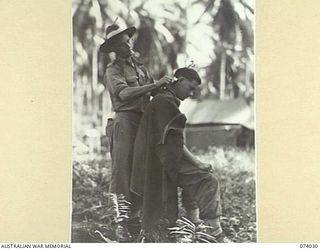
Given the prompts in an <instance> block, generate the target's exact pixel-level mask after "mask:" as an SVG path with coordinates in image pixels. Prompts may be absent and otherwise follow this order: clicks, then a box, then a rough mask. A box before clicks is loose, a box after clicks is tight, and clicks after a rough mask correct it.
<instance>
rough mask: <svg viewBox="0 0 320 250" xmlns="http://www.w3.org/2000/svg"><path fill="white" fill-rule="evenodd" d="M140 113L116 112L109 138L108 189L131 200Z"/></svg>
mask: <svg viewBox="0 0 320 250" xmlns="http://www.w3.org/2000/svg"><path fill="white" fill-rule="evenodd" d="M141 116H142V113H136V112H130V111H128V112H117V113H116V115H115V118H114V124H113V133H112V137H111V138H112V140H111V145H112V146H111V158H112V176H111V185H110V191H111V192H112V193H116V194H123V195H124V196H125V199H126V200H128V201H132V193H131V192H130V189H129V188H130V177H131V171H132V160H133V148H134V140H135V137H136V134H137V130H138V126H139V123H140V119H141Z"/></svg>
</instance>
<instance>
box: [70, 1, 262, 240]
mask: <svg viewBox="0 0 320 250" xmlns="http://www.w3.org/2000/svg"><path fill="white" fill-rule="evenodd" d="M72 32H73V58H72V59H73V83H72V84H73V100H72V101H73V113H72V124H73V128H72V201H71V202H72V215H71V217H72V218H71V242H73V243H117V242H119V243H252V242H257V209H256V157H255V156H256V150H255V115H256V114H255V62H254V61H255V51H254V48H255V46H254V44H255V41H254V39H255V1H254V0H73V1H72Z"/></svg>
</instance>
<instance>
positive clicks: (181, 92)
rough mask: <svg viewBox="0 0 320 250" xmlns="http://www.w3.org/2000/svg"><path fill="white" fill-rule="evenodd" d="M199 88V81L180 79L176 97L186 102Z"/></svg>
mask: <svg viewBox="0 0 320 250" xmlns="http://www.w3.org/2000/svg"><path fill="white" fill-rule="evenodd" d="M197 87H198V82H197V81H195V80H189V79H187V78H184V77H180V78H179V80H178V82H177V85H176V91H175V92H176V96H177V97H178V98H179V99H180V100H184V99H186V98H188V97H190V96H192V95H193V94H194V91H195V90H196V88H197Z"/></svg>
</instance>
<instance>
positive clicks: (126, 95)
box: [119, 76, 172, 101]
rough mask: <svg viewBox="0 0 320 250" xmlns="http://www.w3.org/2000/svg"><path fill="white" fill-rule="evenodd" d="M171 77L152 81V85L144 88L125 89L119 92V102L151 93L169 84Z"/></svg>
mask: <svg viewBox="0 0 320 250" xmlns="http://www.w3.org/2000/svg"><path fill="white" fill-rule="evenodd" d="M171 79H172V78H171V77H169V76H164V77H162V78H161V79H160V80H158V81H154V84H149V85H145V86H137V87H129V86H127V87H125V88H123V89H122V90H121V91H120V92H119V97H120V99H121V100H124V101H125V100H130V99H132V98H136V97H140V96H142V95H145V94H146V93H148V92H150V91H153V90H155V89H158V88H160V87H161V86H163V85H165V84H167V83H169V82H170V81H171Z"/></svg>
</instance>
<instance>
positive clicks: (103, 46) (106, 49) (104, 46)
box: [100, 27, 137, 53]
mask: <svg viewBox="0 0 320 250" xmlns="http://www.w3.org/2000/svg"><path fill="white" fill-rule="evenodd" d="M136 30H137V29H136V27H129V28H127V29H125V30H123V31H121V32H119V33H118V34H116V35H114V36H112V37H110V38H109V39H106V40H105V41H104V43H103V44H101V45H100V51H102V52H105V53H109V52H112V50H111V47H110V43H111V42H112V40H114V39H115V37H117V36H119V35H121V34H128V36H129V37H132V36H133V34H134V33H135V32H136Z"/></svg>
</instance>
